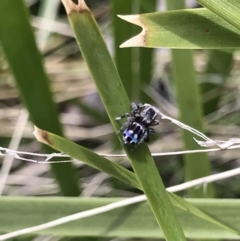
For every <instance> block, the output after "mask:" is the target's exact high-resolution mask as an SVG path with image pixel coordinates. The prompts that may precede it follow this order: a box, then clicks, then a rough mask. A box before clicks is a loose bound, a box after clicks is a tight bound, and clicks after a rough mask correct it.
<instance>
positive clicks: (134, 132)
mask: <svg viewBox="0 0 240 241" xmlns="http://www.w3.org/2000/svg"><path fill="white" fill-rule="evenodd" d="M144 132H145V129H144V128H143V126H142V125H140V124H139V123H137V122H133V123H132V124H131V125H129V126H128V128H127V129H125V130H124V132H123V142H124V144H127V143H130V144H138V143H139V141H140V140H141V139H142V137H143V136H144Z"/></svg>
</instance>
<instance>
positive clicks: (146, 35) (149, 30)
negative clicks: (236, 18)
mask: <svg viewBox="0 0 240 241" xmlns="http://www.w3.org/2000/svg"><path fill="white" fill-rule="evenodd" d="M119 17H121V18H122V19H124V20H126V21H128V22H130V23H132V24H136V25H138V26H140V27H141V28H142V32H141V33H140V34H139V35H137V36H135V37H133V38H132V39H130V40H128V41H126V42H125V43H123V44H122V45H121V47H151V48H152V47H155V48H160V47H162V48H177V49H221V48H237V47H240V30H238V29H237V28H235V27H234V26H233V25H231V24H230V23H228V22H226V21H225V20H224V19H222V18H221V17H219V16H218V15H216V14H215V13H213V12H212V11H210V10H208V9H205V8H200V9H190V10H189V9H186V10H176V11H168V12H163V13H149V14H141V15H128V16H119ZM179 26H181V27H179ZM129 37H130V36H129Z"/></svg>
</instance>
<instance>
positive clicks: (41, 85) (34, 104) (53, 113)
mask: <svg viewBox="0 0 240 241" xmlns="http://www.w3.org/2000/svg"><path fill="white" fill-rule="evenodd" d="M0 22H1V24H0V43H1V45H2V47H3V51H4V53H5V56H6V58H7V60H8V63H9V65H10V68H11V70H12V72H13V74H14V77H15V81H16V83H17V86H18V89H19V91H20V94H21V97H22V100H23V102H24V103H25V105H26V107H27V109H28V111H29V114H30V118H31V120H32V121H33V123H34V124H35V125H37V126H39V127H41V128H44V129H46V130H49V131H52V132H54V133H56V134H58V135H62V129H61V125H60V123H59V120H58V112H57V108H56V105H55V103H54V102H53V99H52V93H51V91H50V87H49V80H48V77H47V76H46V73H45V72H44V69H43V65H42V60H41V56H40V54H39V52H38V49H37V46H36V43H35V39H34V34H33V30H32V26H31V25H30V22H29V15H28V10H27V8H26V7H25V5H24V1H23V0H19V1H8V0H2V1H1V7H0ZM45 150H46V151H47V152H49V153H51V152H53V150H52V149H49V147H46V149H45ZM52 170H53V172H54V174H55V176H56V179H57V180H58V182H59V184H60V186H61V190H62V192H63V194H65V195H70V196H77V195H79V188H78V183H77V178H76V170H75V169H74V168H73V166H72V165H71V163H64V164H61V165H52ZM66 173H68V175H66Z"/></svg>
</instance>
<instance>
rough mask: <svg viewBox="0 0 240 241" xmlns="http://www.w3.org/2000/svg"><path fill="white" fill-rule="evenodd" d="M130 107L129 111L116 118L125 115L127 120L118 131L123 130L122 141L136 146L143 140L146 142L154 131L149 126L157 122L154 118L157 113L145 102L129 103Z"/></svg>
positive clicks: (119, 118) (118, 118)
mask: <svg viewBox="0 0 240 241" xmlns="http://www.w3.org/2000/svg"><path fill="white" fill-rule="evenodd" d="M131 107H132V110H131V112H130V113H125V114H124V115H122V116H119V117H117V118H116V120H121V119H123V118H125V117H127V121H126V122H125V123H124V124H123V125H122V127H121V128H120V131H123V134H122V138H123V142H124V144H132V145H134V146H138V145H140V144H141V143H143V142H148V141H149V136H150V134H151V133H154V132H155V130H154V129H153V128H151V127H152V126H156V125H158V124H159V121H158V120H156V117H157V116H158V114H157V113H156V111H155V110H154V108H153V107H151V106H149V105H146V104H141V103H140V104H136V103H131Z"/></svg>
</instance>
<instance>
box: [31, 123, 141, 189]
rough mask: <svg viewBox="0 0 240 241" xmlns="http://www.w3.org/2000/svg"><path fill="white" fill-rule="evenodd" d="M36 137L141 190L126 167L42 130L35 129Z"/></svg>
mask: <svg viewBox="0 0 240 241" xmlns="http://www.w3.org/2000/svg"><path fill="white" fill-rule="evenodd" d="M34 135H35V136H36V138H37V140H38V141H40V142H42V143H44V144H46V145H49V146H51V147H52V148H54V149H56V150H58V151H60V152H63V153H65V154H67V155H69V156H71V157H72V158H74V159H77V160H81V161H83V162H84V163H86V164H87V165H89V166H92V167H94V168H96V169H98V170H100V171H103V172H105V173H108V174H109V175H111V176H113V177H116V178H118V179H120V180H121V181H123V182H126V183H128V184H130V185H132V186H134V187H137V188H139V189H140V188H141V186H140V185H139V183H138V180H137V178H136V177H135V175H134V173H133V172H130V171H128V170H127V169H125V168H124V167H121V166H120V165H118V164H116V163H114V162H111V161H109V160H108V159H106V158H104V157H101V156H99V155H97V154H96V153H94V152H92V151H90V150H88V149H86V148H84V147H82V146H80V145H77V144H75V143H73V142H71V141H69V140H67V139H64V138H62V137H60V136H57V135H55V134H52V133H50V132H46V131H43V130H40V129H38V128H36V127H35V131H34Z"/></svg>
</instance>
